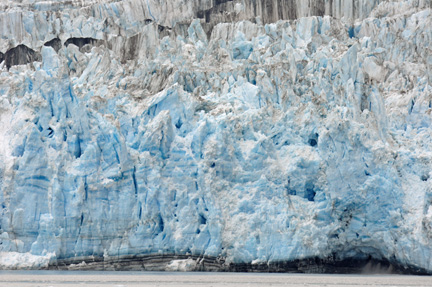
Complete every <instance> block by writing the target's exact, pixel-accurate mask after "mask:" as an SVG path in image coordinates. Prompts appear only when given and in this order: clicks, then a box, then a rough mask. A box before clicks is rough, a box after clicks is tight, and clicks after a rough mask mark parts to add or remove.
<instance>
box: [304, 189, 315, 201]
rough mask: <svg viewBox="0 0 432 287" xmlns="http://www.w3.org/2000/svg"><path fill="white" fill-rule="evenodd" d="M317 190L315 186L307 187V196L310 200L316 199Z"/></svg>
mask: <svg viewBox="0 0 432 287" xmlns="http://www.w3.org/2000/svg"><path fill="white" fill-rule="evenodd" d="M315 194H316V192H315V190H314V189H313V188H307V189H306V192H305V198H306V199H307V200H309V201H315Z"/></svg>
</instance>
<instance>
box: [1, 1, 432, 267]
mask: <svg viewBox="0 0 432 287" xmlns="http://www.w3.org/2000/svg"><path fill="white" fill-rule="evenodd" d="M58 2H61V3H60V4H59V3H57V2H54V1H52V2H48V1H46V2H38V1H22V2H20V3H19V4H16V3H17V2H15V1H1V4H0V5H2V7H3V8H2V11H3V12H0V24H1V25H0V27H1V29H0V33H1V37H0V47H1V49H0V51H1V53H2V54H0V60H1V61H2V63H1V64H0V69H1V74H0V191H1V192H0V216H1V217H0V268H46V267H47V266H48V265H49V264H50V265H55V264H57V263H58V262H60V261H62V260H63V261H64V262H67V260H70V262H72V261H73V260H75V261H73V262H76V263H80V264H76V265H74V268H79V267H80V266H86V262H88V260H90V259H92V260H96V261H97V260H102V261H104V260H105V261H109V262H115V260H116V258H132V257H133V256H146V255H148V256H154V258H156V257H158V256H159V257H160V256H161V255H164V256H165V255H166V256H173V255H178V256H183V257H181V260H180V261H172V262H169V264H166V266H165V265H164V266H165V267H164V266H162V267H161V268H162V269H163V268H166V270H174V269H175V270H195V269H197V268H201V267H199V266H200V264H201V263H202V262H203V261H202V260H203V259H199V260H195V259H196V258H203V257H205V258H218V260H219V259H220V260H222V261H221V262H223V264H224V265H229V264H242V263H246V264H251V265H254V264H266V263H274V262H290V261H294V260H303V259H308V258H318V259H320V260H324V261H325V262H330V263H331V262H338V261H339V260H347V259H367V258H374V259H377V260H386V261H389V262H391V263H392V264H395V265H398V266H402V267H407V268H411V269H410V270H415V269H416V268H418V269H419V270H420V269H421V270H423V271H425V272H432V207H431V206H432V179H431V178H432V172H431V170H432V168H431V167H432V126H431V123H432V116H431V112H432V86H431V85H432V51H431V48H430V47H432V14H431V13H432V11H431V7H432V4H431V1H429V0H426V1H422V0H407V1H372V0H371V1H367V0H363V1H348V0H347V1H317V3H318V2H323V3H324V4H325V5H330V3H332V7H333V8H331V9H330V8H329V7H330V6H324V8H325V9H324V12H325V13H324V14H329V15H333V16H334V17H331V16H310V17H300V16H303V15H306V16H307V13H308V12H307V11H308V10H307V9H306V8H304V7H303V6H301V5H298V6H296V7H297V8H296V9H299V11H303V12H302V13H300V12H299V13H297V14H295V15H294V14H292V15H288V16H287V15H282V16H281V18H290V16H295V18H297V17H300V18H298V19H296V20H283V21H277V22H274V23H271V22H272V21H270V20H272V19H273V18H266V17H267V16H265V15H267V14H268V13H267V12H266V13H267V14H266V13H261V14H260V15H258V16H262V17H257V18H255V17H249V16H250V15H249V14H248V13H250V11H252V10H253V9H252V10H248V9H249V8H248V7H249V6H250V2H249V1H244V2H241V1H236V2H232V1H228V2H224V1H219V3H217V5H216V4H215V3H213V2H212V1H207V2H208V3H207V2H206V1H197V2H200V3H201V2H202V3H207V4H205V5H207V6H205V7H198V8H197V6H196V5H195V4H193V3H194V2H193V1H190V3H192V4H190V5H185V6H184V7H185V8H184V9H185V11H182V10H181V9H180V8H179V7H183V6H178V5H180V4H179V3H180V2H181V1H169V2H163V1H160V3H159V1H155V0H148V1H147V0H146V1H137V0H128V1H79V2H80V3H81V4H77V3H78V2H76V1H63V2H64V3H63V2H62V1H58ZM186 2H187V3H189V1H186ZM217 2H218V1H217ZM288 2H289V1H288ZM291 2H292V3H294V2H295V1H294V0H292V1H291ZM378 2H379V3H378ZM14 3H15V4H14ZM176 3H177V4H176ZM297 3H307V1H304V2H301V1H297ZM311 3H312V1H311ZM335 3H339V4H340V3H342V4H340V5H339V6H336V4H335ZM349 3H354V4H355V5H353V7H356V9H351V10H350V11H351V12H350V13H351V14H346V13H345V12H344V13H339V12H338V13H339V14H338V13H331V11H333V10H334V9H336V8H334V7H345V6H344V5H348V4H349ZM138 4H139V5H138ZM174 4H176V5H177V6H175V5H174ZM62 5H63V6H62ZM202 5H204V4H202ZM218 5H219V6H218ZM224 5H225V6H224ZM229 5H231V6H229ZM248 5H249V6H248ZM300 6H301V7H300ZM215 7H216V8H218V7H219V8H220V9H222V8H224V7H225V8H226V9H231V8H232V9H234V10H227V11H226V13H219V14H221V15H225V16H226V17H227V18H229V17H231V16H232V19H233V22H226V23H219V24H217V23H216V22H217V21H216V20H215V21H216V22H212V21H213V20H212V19H218V18H217V17H216V16H215V17H216V18H211V17H213V16H211V15H219V14H217V13H216V12H214V11H213V10H212V9H214V8H215ZM230 7H231V8H230ZM266 7H267V6H266ZM298 7H300V8H298ZM302 7H303V8H302ZM347 7H348V6H347ZM219 8H218V9H219ZM176 9H180V10H178V12H176V11H177V10H176ZM332 9H333V10H332ZM338 9H339V8H338ZM341 9H342V8H341ZM216 10H217V9H216ZM200 11H201V12H202V11H207V12H205V13H204V14H205V15H204V16H203V17H199V16H202V15H203V13H201V12H200ZM208 11H210V12H208ZM218 11H219V10H218ZM257 11H259V9H258V10H257ZM305 11H306V12H305ZM320 11H321V12H320V13H322V9H321V10H320ZM329 11H330V12H329ZM341 11H343V9H342V10H341ZM347 11H349V9H347ZM359 11H363V12H359ZM365 11H366V12H365ZM327 12H328V13H327ZM194 13H195V14H196V15H195V14H194ZM206 13H207V14H206ZM198 14H200V15H198ZM282 14H283V13H282ZM191 15H192V16H194V17H195V16H196V17H197V18H201V19H196V20H193V21H189V22H188V21H187V19H188V17H191ZM206 15H207V16H206ZM209 15H210V16H209ZM230 15H231V16H230ZM233 15H234V16H233ZM235 15H237V16H235ZM248 15H249V16H248ZM347 15H348V16H347ZM225 16H224V17H225ZM279 16H280V15H279ZM279 16H278V15H276V16H275V17H279ZM285 16H286V17H285ZM221 17H222V16H221ZM236 17H238V19H237V18H236ZM242 17H243V18H244V19H249V20H242V19H243V18H242ZM210 18H211V19H210ZM222 18H223V17H222ZM222 18H221V19H220V20H221V21H222V20H224V19H222ZM225 20H226V21H228V20H229V19H228V20H227V19H225ZM225 20H224V21H225ZM237 20H239V21H237ZM273 20H275V21H276V20H277V19H273ZM189 255H190V258H188V256H189ZM159 257H158V258H159ZM95 258H96V259H95ZM179 258H180V257H179ZM158 260H159V259H158ZM82 261H84V263H81V262H82ZM158 262H159V261H158ZM160 262H163V261H160ZM161 264H162V263H161ZM143 265H144V264H143ZM144 267H145V266H144Z"/></svg>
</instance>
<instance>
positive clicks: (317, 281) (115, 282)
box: [0, 271, 432, 287]
mask: <svg viewBox="0 0 432 287" xmlns="http://www.w3.org/2000/svg"><path fill="white" fill-rule="evenodd" d="M0 286H2V287H3V286H5V287H6V286H8V287H15V286H16V287H18V286H19V287H27V286H28V287H35V286H40V287H42V286H43V287H48V286H53V287H54V286H56V287H57V286H68V287H69V286H91V287H98V286H100V287H107V286H115V287H120V286H121V287H126V286H160V287H162V286H171V287H172V286H180V287H184V286H193V287H197V286H206V287H209V286H213V287H218V286H225V287H226V286H229V287H231V286H232V287H234V286H240V287H246V286H248V287H258V286H290V287H294V286H296V287H297V286H302V287H310V286H327V287H333V286H338V287H341V286H355V287H361V286H386V287H389V286H432V276H405V275H323V274H319V275H318V274H312V275H311V274H268V273H205V272H184V273H182V272H179V273H175V272H107V271H96V272H94V271H0Z"/></svg>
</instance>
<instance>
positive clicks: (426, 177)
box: [421, 174, 429, 181]
mask: <svg viewBox="0 0 432 287" xmlns="http://www.w3.org/2000/svg"><path fill="white" fill-rule="evenodd" d="M428 179H429V176H428V175H427V174H423V175H422V176H421V180H422V181H427V180H428Z"/></svg>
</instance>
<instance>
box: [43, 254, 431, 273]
mask: <svg viewBox="0 0 432 287" xmlns="http://www.w3.org/2000/svg"><path fill="white" fill-rule="evenodd" d="M185 259H193V260H194V261H195V262H196V266H195V267H194V268H193V269H191V270H188V271H206V272H263V273H317V274H412V275H432V272H430V271H428V270H426V269H423V268H419V267H416V266H405V265H402V264H399V263H397V262H389V261H388V260H376V259H344V260H334V259H322V258H317V257H316V258H308V259H296V260H292V261H277V262H268V263H258V264H252V263H227V262H226V261H225V259H224V258H220V257H207V256H205V257H202V256H193V255H160V254H156V255H125V256H119V257H105V258H104V257H75V258H71V259H60V260H57V261H55V262H51V264H50V266H49V267H48V268H47V269H49V270H105V271H165V270H167V269H166V267H167V265H168V264H170V263H171V262H172V261H173V260H185ZM84 263H85V264H84Z"/></svg>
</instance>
